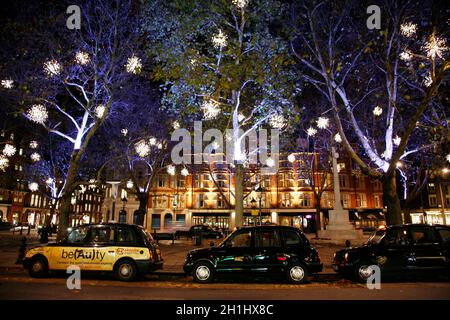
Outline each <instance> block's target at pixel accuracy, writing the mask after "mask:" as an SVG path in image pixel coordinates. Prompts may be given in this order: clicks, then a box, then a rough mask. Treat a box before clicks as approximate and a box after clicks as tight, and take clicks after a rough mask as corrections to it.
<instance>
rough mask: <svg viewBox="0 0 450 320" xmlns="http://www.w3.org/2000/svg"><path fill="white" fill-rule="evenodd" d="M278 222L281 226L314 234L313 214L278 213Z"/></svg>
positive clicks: (314, 222)
mask: <svg viewBox="0 0 450 320" xmlns="http://www.w3.org/2000/svg"><path fill="white" fill-rule="evenodd" d="M278 222H279V225H281V226H290V227H295V228H299V229H301V230H303V232H305V233H313V232H316V221H315V212H302V213H300V212H279V213H278Z"/></svg>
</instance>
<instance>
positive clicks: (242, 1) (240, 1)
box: [233, 0, 249, 9]
mask: <svg viewBox="0 0 450 320" xmlns="http://www.w3.org/2000/svg"><path fill="white" fill-rule="evenodd" d="M248 1H249V0H233V4H234V5H235V6H236V7H238V8H239V9H243V8H245V7H246V6H247V5H248Z"/></svg>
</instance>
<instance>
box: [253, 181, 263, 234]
mask: <svg viewBox="0 0 450 320" xmlns="http://www.w3.org/2000/svg"><path fill="white" fill-rule="evenodd" d="M264 191H265V190H264V188H263V187H261V185H259V186H258V188H256V189H255V192H256V193H257V194H258V199H259V225H262V219H261V201H262V195H263V192H264Z"/></svg>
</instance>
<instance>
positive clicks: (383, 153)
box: [380, 151, 386, 159]
mask: <svg viewBox="0 0 450 320" xmlns="http://www.w3.org/2000/svg"><path fill="white" fill-rule="evenodd" d="M380 156H381V157H382V158H383V159H385V158H386V151H383V152H382V153H381V155H380Z"/></svg>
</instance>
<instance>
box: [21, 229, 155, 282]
mask: <svg viewBox="0 0 450 320" xmlns="http://www.w3.org/2000/svg"><path fill="white" fill-rule="evenodd" d="M23 265H24V267H25V268H26V269H28V271H29V273H30V275H31V276H32V277H43V276H46V275H47V274H48V272H49V271H58V270H66V268H67V267H68V266H71V265H77V266H79V267H80V269H81V270H82V271H102V272H112V273H114V275H115V276H116V278H117V279H118V280H122V281H131V280H133V279H134V278H135V277H136V276H137V275H139V274H146V273H150V272H152V271H154V270H157V269H161V268H162V266H163V259H162V256H161V251H160V249H159V246H158V245H157V244H156V243H155V242H154V240H153V239H152V236H151V235H150V234H149V233H148V232H147V231H145V229H144V228H142V227H141V226H137V225H129V224H121V223H107V224H85V225H82V226H79V227H75V228H73V229H72V230H71V231H70V233H69V235H68V237H67V238H66V239H64V240H62V241H60V242H57V243H49V244H48V245H46V246H40V247H35V248H33V249H31V250H29V251H28V252H27V253H26V255H25V259H24V261H23Z"/></svg>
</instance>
